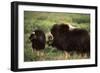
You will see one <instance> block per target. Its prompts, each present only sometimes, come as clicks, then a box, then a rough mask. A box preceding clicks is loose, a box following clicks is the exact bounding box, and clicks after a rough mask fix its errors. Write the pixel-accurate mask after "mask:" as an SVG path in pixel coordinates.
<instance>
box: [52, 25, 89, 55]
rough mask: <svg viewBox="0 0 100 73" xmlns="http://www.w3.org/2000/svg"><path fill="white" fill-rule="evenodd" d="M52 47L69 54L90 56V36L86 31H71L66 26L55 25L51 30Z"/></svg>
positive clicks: (77, 29) (76, 29)
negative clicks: (75, 53)
mask: <svg viewBox="0 0 100 73" xmlns="http://www.w3.org/2000/svg"><path fill="white" fill-rule="evenodd" d="M51 34H52V35H53V43H52V46H54V47H56V48H57V49H59V50H62V51H67V52H73V51H75V52H77V53H87V54H88V55H89V54H90V35H89V32H88V31H86V30H85V29H79V28H75V29H71V30H70V27H69V26H68V25H66V24H59V25H58V24H55V25H54V26H53V27H52V29H51Z"/></svg>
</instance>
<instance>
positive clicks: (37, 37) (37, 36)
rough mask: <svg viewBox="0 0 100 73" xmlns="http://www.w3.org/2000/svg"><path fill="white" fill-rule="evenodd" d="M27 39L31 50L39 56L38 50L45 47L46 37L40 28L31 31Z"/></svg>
mask: <svg viewBox="0 0 100 73" xmlns="http://www.w3.org/2000/svg"><path fill="white" fill-rule="evenodd" d="M29 39H30V40H31V42H32V48H33V51H35V52H37V55H38V56H39V54H40V51H42V50H43V49H44V48H45V43H46V38H45V34H44V32H43V31H42V30H35V31H33V32H32V33H31V35H30V37H29Z"/></svg>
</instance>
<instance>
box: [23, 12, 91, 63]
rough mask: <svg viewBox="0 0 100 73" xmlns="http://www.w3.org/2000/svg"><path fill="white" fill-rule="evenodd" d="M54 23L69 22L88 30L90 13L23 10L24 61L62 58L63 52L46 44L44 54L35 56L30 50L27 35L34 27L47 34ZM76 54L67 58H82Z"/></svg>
mask: <svg viewBox="0 0 100 73" xmlns="http://www.w3.org/2000/svg"><path fill="white" fill-rule="evenodd" d="M56 23H69V24H71V25H73V26H75V27H78V28H82V29H86V30H87V31H90V15H89V14H79V13H57V12H56V13H55V12H34V11H25V12H24V61H40V60H64V59H65V58H64V53H63V52H62V51H59V50H57V49H56V48H53V47H51V46H48V45H47V44H46V47H45V49H44V56H42V57H41V56H37V55H36V52H35V51H33V52H32V46H31V42H30V40H29V36H30V34H31V32H32V31H33V30H35V29H41V30H43V31H44V32H45V34H47V33H48V32H50V29H51V28H52V26H53V25H54V24H56ZM83 58H86V57H80V55H78V54H76V53H75V54H74V55H72V56H70V57H69V58H68V59H83Z"/></svg>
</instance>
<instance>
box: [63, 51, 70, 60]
mask: <svg viewBox="0 0 100 73" xmlns="http://www.w3.org/2000/svg"><path fill="white" fill-rule="evenodd" d="M69 57H70V54H69V53H68V52H67V51H64V59H68V58H69Z"/></svg>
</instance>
